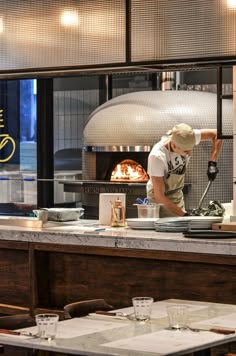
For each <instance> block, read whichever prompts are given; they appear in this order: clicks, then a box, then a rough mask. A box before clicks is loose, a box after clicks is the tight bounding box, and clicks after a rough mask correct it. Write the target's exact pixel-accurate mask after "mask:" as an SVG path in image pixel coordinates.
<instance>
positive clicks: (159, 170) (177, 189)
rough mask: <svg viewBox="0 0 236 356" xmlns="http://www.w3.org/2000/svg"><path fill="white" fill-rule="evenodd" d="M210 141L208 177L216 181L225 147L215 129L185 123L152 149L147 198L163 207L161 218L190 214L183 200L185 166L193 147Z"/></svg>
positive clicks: (149, 159)
mask: <svg viewBox="0 0 236 356" xmlns="http://www.w3.org/2000/svg"><path fill="white" fill-rule="evenodd" d="M207 140H212V151H211V156H210V161H209V162H208V171H207V175H208V179H209V180H211V181H213V180H215V178H216V175H217V173H218V168H217V159H218V156H219V153H220V149H221V146H222V141H221V140H219V139H218V138H217V131H216V130H214V129H204V130H195V129H192V127H191V126H189V125H187V124H184V123H182V124H179V125H176V126H174V127H173V129H172V130H171V131H170V132H168V134H167V135H166V136H163V137H162V139H161V141H160V142H158V143H157V144H155V145H154V146H153V148H152V150H151V152H150V154H149V157H148V169H147V171H148V174H149V177H150V179H149V181H148V183H147V197H148V199H149V202H150V203H158V204H162V205H161V209H160V217H165V216H184V215H188V214H187V212H186V211H185V206H184V199H183V187H184V175H185V171H186V167H187V165H188V163H189V160H190V157H191V154H192V149H193V147H194V146H195V145H198V144H199V143H200V142H201V141H207Z"/></svg>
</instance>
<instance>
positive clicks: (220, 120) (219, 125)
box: [216, 66, 233, 139]
mask: <svg viewBox="0 0 236 356" xmlns="http://www.w3.org/2000/svg"><path fill="white" fill-rule="evenodd" d="M216 70H217V137H218V138H220V139H233V135H224V134H223V129H222V124H223V118H222V100H224V99H233V95H223V94H222V66H218V67H217V68H216Z"/></svg>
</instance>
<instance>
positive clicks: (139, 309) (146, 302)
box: [132, 297, 153, 321]
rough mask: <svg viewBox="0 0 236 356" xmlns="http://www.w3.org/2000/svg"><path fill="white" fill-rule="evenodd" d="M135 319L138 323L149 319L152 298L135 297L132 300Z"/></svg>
mask: <svg viewBox="0 0 236 356" xmlns="http://www.w3.org/2000/svg"><path fill="white" fill-rule="evenodd" d="M132 302H133V306H134V314H135V318H136V320H138V321H147V320H149V319H150V317H151V311H152V304H153V298H152V297H135V298H132Z"/></svg>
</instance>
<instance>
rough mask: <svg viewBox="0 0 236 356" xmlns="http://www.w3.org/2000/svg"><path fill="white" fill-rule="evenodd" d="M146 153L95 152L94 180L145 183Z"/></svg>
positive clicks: (146, 176)
mask: <svg viewBox="0 0 236 356" xmlns="http://www.w3.org/2000/svg"><path fill="white" fill-rule="evenodd" d="M147 159H148V152H97V154H96V179H97V180H106V181H111V182H133V183H145V182H147V181H148V174H147Z"/></svg>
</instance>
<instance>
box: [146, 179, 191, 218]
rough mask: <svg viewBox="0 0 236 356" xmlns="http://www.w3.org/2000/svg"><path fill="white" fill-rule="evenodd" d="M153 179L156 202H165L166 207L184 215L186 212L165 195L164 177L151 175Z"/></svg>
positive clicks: (179, 214)
mask: <svg viewBox="0 0 236 356" xmlns="http://www.w3.org/2000/svg"><path fill="white" fill-rule="evenodd" d="M151 179H152V185H153V189H154V196H155V199H156V202H157V203H158V204H163V205H164V206H165V208H166V209H168V210H170V211H171V212H172V213H173V214H175V215H177V216H184V214H185V213H186V212H185V211H184V210H182V209H181V208H179V207H178V206H177V205H175V204H174V203H172V201H171V200H170V199H168V198H167V197H166V196H165V183H164V177H151Z"/></svg>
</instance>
